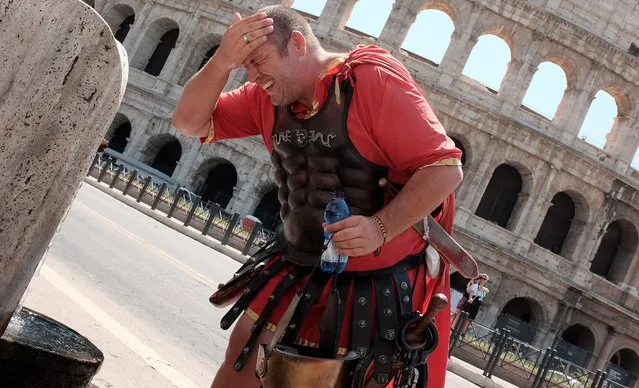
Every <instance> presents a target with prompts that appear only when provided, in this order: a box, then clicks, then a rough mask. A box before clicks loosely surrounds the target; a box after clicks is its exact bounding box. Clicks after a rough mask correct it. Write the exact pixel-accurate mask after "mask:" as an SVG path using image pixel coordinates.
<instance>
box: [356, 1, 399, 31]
mask: <svg viewBox="0 0 639 388" xmlns="http://www.w3.org/2000/svg"><path fill="white" fill-rule="evenodd" d="M394 2H395V1H394V0H376V1H375V10H374V15H371V9H370V7H371V5H372V4H371V3H368V2H364V1H354V2H352V3H351V4H350V7H348V8H347V12H345V15H344V21H345V23H344V29H345V30H349V31H353V32H356V33H358V34H364V35H367V36H370V37H373V38H379V35H380V34H381V33H382V30H383V29H384V25H385V24H386V22H387V21H388V17H389V16H390V14H391V11H392V9H393V3H394ZM384 15H386V17H385V18H384Z"/></svg>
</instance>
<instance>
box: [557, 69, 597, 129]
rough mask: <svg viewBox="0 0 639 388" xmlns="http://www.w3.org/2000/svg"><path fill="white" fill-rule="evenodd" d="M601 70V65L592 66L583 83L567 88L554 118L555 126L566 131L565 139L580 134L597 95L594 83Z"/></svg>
mask: <svg viewBox="0 0 639 388" xmlns="http://www.w3.org/2000/svg"><path fill="white" fill-rule="evenodd" d="M600 70H601V66H596V67H594V68H592V69H591V70H590V72H589V73H588V75H587V76H586V79H585V80H583V82H582V83H581V84H578V85H575V86H574V88H569V89H567V90H566V95H564V99H563V100H562V102H561V104H560V105H559V108H558V110H557V114H556V115H555V118H554V119H553V126H554V127H556V128H559V129H561V130H562V131H563V132H564V139H572V138H573V137H574V136H577V135H579V130H580V129H581V126H582V125H583V123H584V119H585V118H586V114H587V113H588V109H590V104H591V103H592V100H593V99H594V97H595V92H596V91H593V90H592V85H593V83H594V81H595V79H596V78H597V76H598V75H599V71H600Z"/></svg>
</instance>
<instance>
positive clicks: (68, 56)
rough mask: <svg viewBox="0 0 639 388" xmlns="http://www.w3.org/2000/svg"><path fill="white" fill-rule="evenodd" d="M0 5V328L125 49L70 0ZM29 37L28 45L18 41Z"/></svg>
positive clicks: (89, 144) (108, 115)
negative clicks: (0, 60)
mask: <svg viewBox="0 0 639 388" xmlns="http://www.w3.org/2000/svg"><path fill="white" fill-rule="evenodd" d="M3 4H4V5H3V6H2V7H0V19H2V24H0V49H1V51H2V52H3V53H6V54H10V55H5V56H4V61H2V62H0V96H2V105H0V133H2V134H3V136H2V137H1V138H0V149H2V150H3V151H2V152H1V153H0V203H2V206H3V211H2V214H1V215H0V247H2V249H0V334H2V332H4V329H5V328H6V326H7V324H8V322H9V319H10V317H11V315H12V314H13V312H14V311H15V309H16V307H17V306H18V303H19V301H20V299H21V298H22V295H23V294H24V292H25V290H26V288H27V286H28V285H29V282H30V280H31V277H32V276H33V273H34V271H35V269H36V267H37V266H38V263H39V262H40V259H41V258H42V256H43V255H44V253H45V252H46V251H47V248H48V246H49V242H50V241H51V239H52V238H53V235H54V234H55V232H56V230H57V228H58V226H59V225H60V223H61V222H62V220H63V219H64V217H65V215H66V213H67V211H68V209H69V207H70V205H71V202H72V200H73V198H74V196H75V194H76V192H77V190H78V189H79V186H80V182H81V179H82V177H83V176H84V174H85V173H86V171H87V169H88V167H89V165H90V164H91V161H92V159H93V157H94V155H95V152H96V150H97V148H98V145H99V144H100V141H101V139H102V135H103V134H104V133H105V132H106V130H107V128H108V127H109V125H110V123H111V122H112V121H113V118H114V117H115V114H116V113H117V110H118V106H119V104H120V101H121V99H122V96H123V95H124V90H125V86H126V79H127V65H126V64H127V61H126V52H125V51H124V50H123V48H122V46H120V45H119V44H118V43H117V42H116V41H115V39H114V38H113V35H112V34H111V32H110V29H109V27H108V26H107V25H106V23H105V22H104V21H103V20H102V19H101V18H99V17H98V16H97V15H96V14H95V13H94V12H93V10H91V9H90V8H89V7H86V6H85V5H84V4H82V3H80V2H79V1H77V0H57V1H36V0H30V1H20V2H14V3H12V2H9V3H7V2H3ZM23 36H24V37H26V36H28V37H29V39H30V41H31V42H34V43H32V44H20V39H21V38H20V37H23Z"/></svg>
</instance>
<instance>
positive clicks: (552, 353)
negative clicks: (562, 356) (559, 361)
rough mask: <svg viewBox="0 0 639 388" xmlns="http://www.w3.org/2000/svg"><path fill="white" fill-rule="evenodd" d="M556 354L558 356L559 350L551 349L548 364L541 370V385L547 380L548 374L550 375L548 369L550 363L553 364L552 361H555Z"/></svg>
mask: <svg viewBox="0 0 639 388" xmlns="http://www.w3.org/2000/svg"><path fill="white" fill-rule="evenodd" d="M556 356H557V350H555V349H550V356H549V357H548V359H547V360H546V365H544V368H543V370H542V371H541V376H540V378H539V387H541V386H542V384H543V383H544V381H545V380H546V376H547V375H548V370H549V369H550V364H552V362H553V361H555V357H556Z"/></svg>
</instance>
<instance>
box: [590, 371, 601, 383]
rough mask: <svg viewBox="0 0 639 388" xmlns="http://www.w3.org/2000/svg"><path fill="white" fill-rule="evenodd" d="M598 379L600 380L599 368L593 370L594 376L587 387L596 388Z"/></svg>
mask: <svg viewBox="0 0 639 388" xmlns="http://www.w3.org/2000/svg"><path fill="white" fill-rule="evenodd" d="M599 380H601V369H597V372H595V377H594V378H593V379H592V382H591V383H590V387H588V388H597V385H598V384H599Z"/></svg>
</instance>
